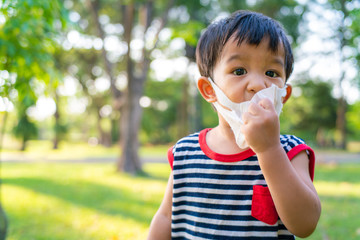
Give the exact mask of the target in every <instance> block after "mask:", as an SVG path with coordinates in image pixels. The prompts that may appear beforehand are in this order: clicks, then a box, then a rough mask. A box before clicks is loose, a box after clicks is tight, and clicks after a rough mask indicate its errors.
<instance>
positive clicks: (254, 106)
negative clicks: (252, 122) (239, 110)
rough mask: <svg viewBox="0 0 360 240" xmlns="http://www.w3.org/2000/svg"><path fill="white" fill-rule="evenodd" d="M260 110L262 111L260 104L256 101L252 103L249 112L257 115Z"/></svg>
mask: <svg viewBox="0 0 360 240" xmlns="http://www.w3.org/2000/svg"><path fill="white" fill-rule="evenodd" d="M259 111H261V109H260V106H259V105H258V104H256V103H250V105H249V108H248V112H249V113H251V114H252V115H256V114H257V113H258V112H259Z"/></svg>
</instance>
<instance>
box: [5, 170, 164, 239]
mask: <svg viewBox="0 0 360 240" xmlns="http://www.w3.org/2000/svg"><path fill="white" fill-rule="evenodd" d="M145 169H153V170H154V173H150V175H149V176H147V177H133V176H130V175H127V174H117V173H116V172H115V167H114V166H113V165H112V164H90V165H86V164H79V165H77V164H3V179H4V180H3V183H4V184H3V189H2V191H3V206H4V208H5V210H6V213H7V215H8V218H9V220H10V229H9V236H8V239H9V240H17V239H44V240H45V239H59V240H60V239H74V240H75V239H89V240H90V239H91V240H92V239H111V240H114V239H145V238H146V234H147V231H148V226H149V223H150V221H151V219H152V216H153V215H154V213H155V211H156V210H157V208H158V206H159V203H160V201H161V199H162V196H163V193H164V189H165V187H166V182H167V177H168V176H166V175H167V174H166V172H168V171H169V170H168V166H167V165H165V164H152V166H150V167H145ZM164 173H165V174H164Z"/></svg>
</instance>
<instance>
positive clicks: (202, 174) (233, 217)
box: [148, 11, 321, 240]
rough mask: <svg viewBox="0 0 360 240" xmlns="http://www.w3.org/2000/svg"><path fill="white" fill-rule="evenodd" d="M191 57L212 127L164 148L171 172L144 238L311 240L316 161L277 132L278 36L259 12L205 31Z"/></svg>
mask: <svg viewBox="0 0 360 240" xmlns="http://www.w3.org/2000/svg"><path fill="white" fill-rule="evenodd" d="M196 51H197V52H196V57H197V64H198V67H199V70H200V74H201V77H200V78H199V79H198V82H197V86H198V89H199V91H200V93H201V95H202V96H203V97H204V99H205V100H206V101H208V102H209V103H212V104H213V105H214V106H215V108H216V110H217V113H218V117H219V124H218V126H216V127H215V128H213V129H205V130H202V131H201V132H199V133H195V134H192V135H190V136H187V137H185V138H183V139H181V140H180V141H178V142H177V143H176V144H175V145H174V147H173V148H171V149H170V150H169V153H168V158H169V162H170V165H171V167H172V169H173V171H172V173H171V174H170V178H169V182H168V186H167V189H166V192H165V196H164V199H163V202H162V204H161V206H160V208H159V210H158V212H157V213H156V215H155V216H154V218H153V220H152V223H151V226H150V233H149V238H148V239H151V240H161V239H294V235H296V236H299V237H307V236H309V235H310V234H311V233H312V232H313V231H314V229H315V228H316V225H317V222H318V220H319V217H320V212H321V207H320V201H319V198H318V195H317V193H316V190H315V188H314V186H313V184H312V180H313V175H314V161H315V159H314V153H313V151H312V149H311V148H310V147H308V146H307V145H306V144H305V143H304V142H303V141H302V140H301V139H299V138H297V137H295V136H291V135H280V130H279V129H280V124H279V117H278V114H279V113H280V111H281V107H282V103H284V102H286V100H287V99H288V98H289V97H290V95H291V86H290V85H286V81H287V79H288V78H289V76H290V74H291V72H292V69H293V66H292V65H293V56H292V52H291V48H290V44H289V42H288V39H287V38H286V35H285V33H284V30H283V29H282V28H281V26H280V25H279V24H278V23H277V22H275V21H274V20H272V19H271V18H268V17H266V16H264V15H262V14H259V13H254V12H248V11H238V12H235V13H233V14H232V15H231V16H230V17H229V18H226V19H222V20H220V21H218V22H214V23H212V24H211V25H210V26H209V27H208V28H207V30H206V31H205V32H204V33H203V35H202V36H201V38H200V40H199V42H198V45H197V50H196Z"/></svg>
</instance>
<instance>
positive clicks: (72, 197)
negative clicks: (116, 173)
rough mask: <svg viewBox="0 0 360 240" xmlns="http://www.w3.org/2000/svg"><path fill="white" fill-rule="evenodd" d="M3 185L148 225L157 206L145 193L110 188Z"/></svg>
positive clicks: (33, 181)
mask: <svg viewBox="0 0 360 240" xmlns="http://www.w3.org/2000/svg"><path fill="white" fill-rule="evenodd" d="M3 184H11V185H16V186H20V187H23V188H27V189H31V190H33V191H35V192H38V193H41V194H45V195H49V196H52V197H56V198H59V199H61V200H64V201H67V202H69V203H71V204H74V205H77V206H81V207H86V208H90V209H93V210H95V211H98V212H100V213H104V214H107V215H112V216H121V217H124V218H131V219H133V220H135V221H137V222H139V223H142V224H149V223H150V221H151V219H152V217H153V214H154V212H155V211H156V210H157V208H158V207H159V202H158V201H156V200H152V199H149V197H148V196H147V194H146V193H144V194H143V193H141V192H139V191H136V190H129V189H131V188H128V189H123V188H113V187H109V186H106V185H101V184H94V183H93V182H87V181H76V182H73V181H71V182H68V183H63V182H57V181H53V180H51V179H45V178H36V177H31V178H5V179H3Z"/></svg>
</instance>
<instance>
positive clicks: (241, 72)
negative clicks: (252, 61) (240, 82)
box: [233, 68, 247, 76]
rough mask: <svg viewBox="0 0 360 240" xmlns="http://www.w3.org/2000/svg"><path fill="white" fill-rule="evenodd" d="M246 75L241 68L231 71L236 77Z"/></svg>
mask: <svg viewBox="0 0 360 240" xmlns="http://www.w3.org/2000/svg"><path fill="white" fill-rule="evenodd" d="M246 73H247V72H246V70H245V69H243V68H238V69H236V70H235V71H233V74H235V75H238V76H241V75H244V74H246Z"/></svg>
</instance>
